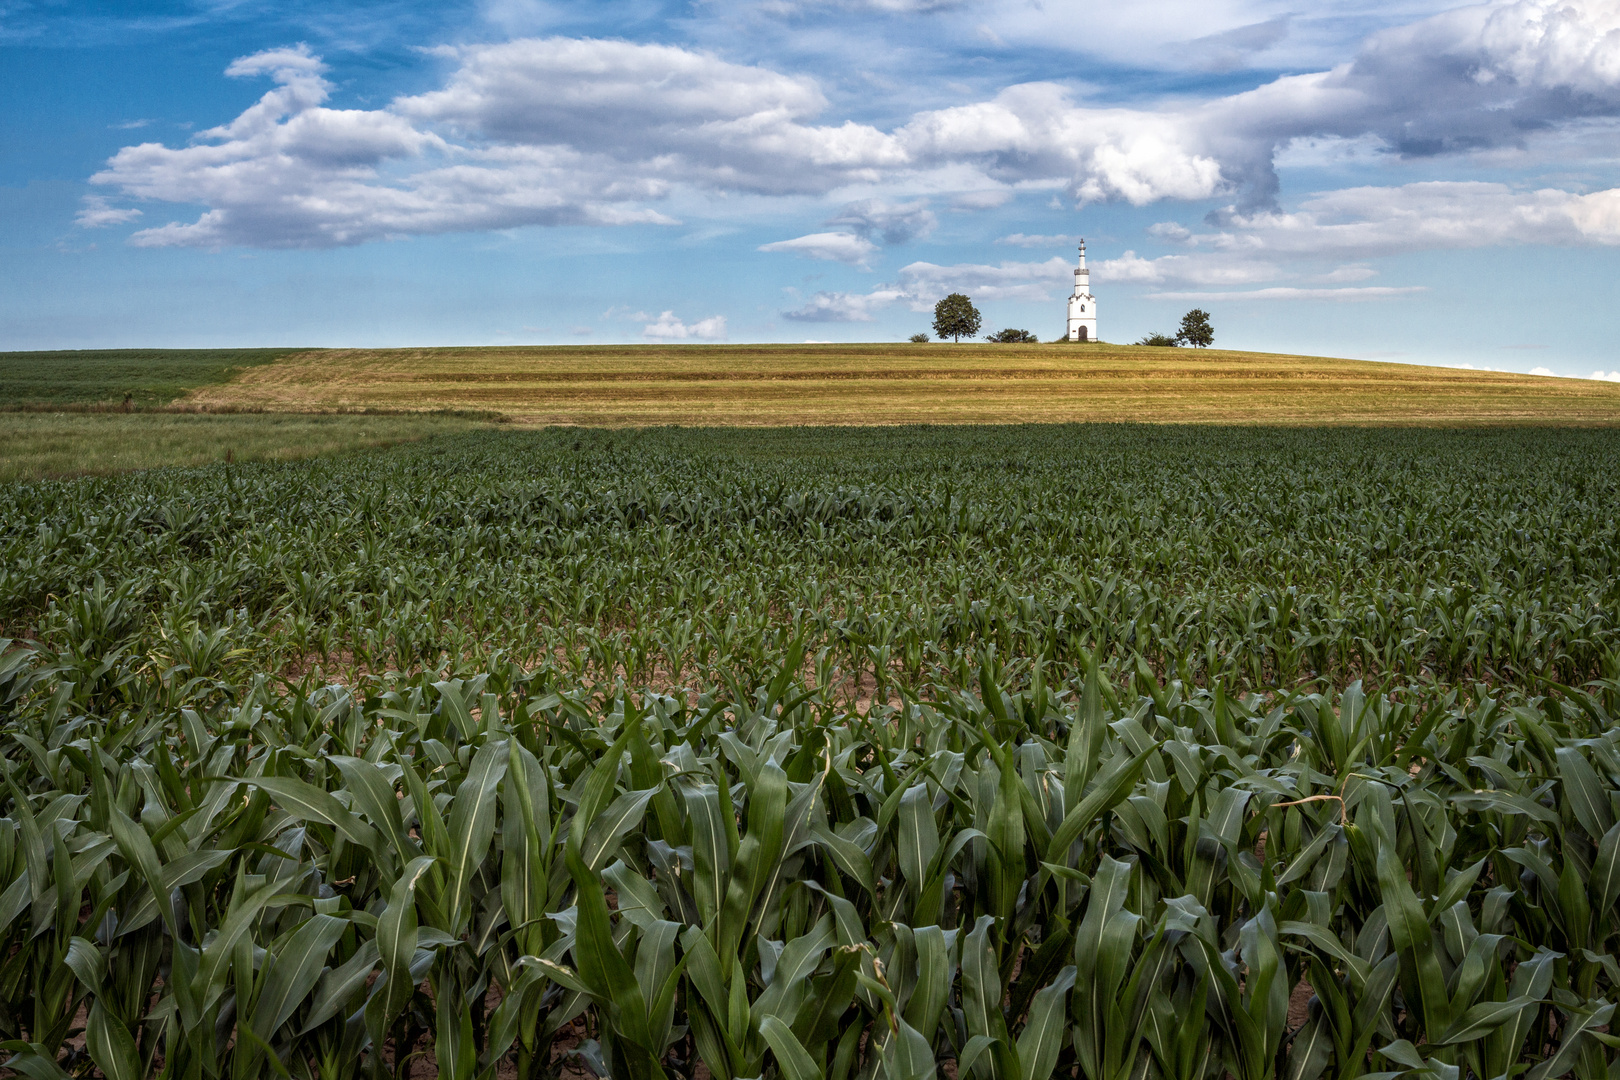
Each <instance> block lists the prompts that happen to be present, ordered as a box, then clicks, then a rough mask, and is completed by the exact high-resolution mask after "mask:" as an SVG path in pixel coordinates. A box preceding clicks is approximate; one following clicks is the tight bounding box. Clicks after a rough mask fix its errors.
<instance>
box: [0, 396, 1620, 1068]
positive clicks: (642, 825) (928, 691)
mask: <svg viewBox="0 0 1620 1080" xmlns="http://www.w3.org/2000/svg"><path fill="white" fill-rule="evenodd" d="M1616 464H1617V461H1616V450H1615V447H1614V441H1613V436H1612V435H1611V434H1609V433H1607V432H1603V431H1570V432H1552V431H1522V432H1489V433H1475V432H1467V433H1462V432H1400V431H1394V432H1390V431H1380V432H1364V431H1333V430H1329V431H1321V430H1318V431H1279V430H1267V429H1259V430H1257V429H1218V430H1207V429H1206V430H1199V429H1189V430H1166V429H1162V428H1131V427H1107V428H1100V429H1090V428H1056V427H1031V428H1023V429H967V430H951V431H945V432H941V431H939V430H928V429H899V430H895V429H880V430H830V431H829V430H821V431H816V430H812V431H805V430H789V431H769V432H718V431H706V432H694V431H680V430H670V431H649V432H606V431H578V430H552V431H544V432H536V433H521V432H490V433H479V434H476V435H471V436H466V437H463V438H461V439H458V440H441V441H438V442H435V443H432V444H425V445H420V446H414V447H404V448H400V449H397V450H394V451H391V452H390V453H388V454H386V455H368V456H366V457H365V458H348V459H334V460H328V461H317V462H309V463H300V464H256V465H238V466H232V467H223V466H218V467H212V468H207V469H194V470H170V471H160V472H153V473H147V474H143V475H139V476H125V477H118V478H113V479H92V480H81V481H74V482H47V483H39V484H31V485H26V486H12V487H8V488H3V489H0V575H3V577H0V597H3V598H4V604H5V606H4V608H3V609H0V618H3V619H5V625H6V626H7V627H8V628H15V629H10V630H8V637H9V638H11V639H13V640H5V641H0V772H3V776H0V811H3V815H4V816H3V817H0V939H3V940H0V1037H3V1039H4V1040H5V1044H4V1047H3V1049H4V1051H5V1053H6V1055H7V1058H6V1064H7V1065H8V1066H9V1067H10V1068H11V1069H12V1070H13V1071H14V1072H17V1073H19V1074H21V1075H26V1076H29V1077H36V1078H45V1077H53V1078H54V1077H59V1076H62V1075H69V1076H90V1075H94V1074H96V1073H99V1074H100V1075H102V1076H104V1077H108V1078H122V1077H139V1076H146V1075H160V1076H163V1077H174V1078H181V1077H186V1078H196V1080H202V1078H213V1077H219V1078H224V1077H227V1076H228V1077H230V1078H231V1080H256V1078H260V1077H270V1076H272V1075H273V1076H277V1077H281V1076H297V1077H300V1078H310V1080H315V1078H317V1077H318V1078H320V1080H349V1078H360V1077H375V1078H378V1080H380V1078H381V1077H383V1076H385V1075H391V1076H395V1077H403V1076H404V1074H405V1071H406V1068H407V1066H408V1064H409V1063H410V1061H411V1060H412V1055H413V1054H415V1055H425V1054H427V1053H431V1054H432V1056H433V1065H434V1067H435V1068H436V1070H437V1072H438V1073H439V1074H440V1075H444V1076H447V1077H469V1078H477V1080H487V1078H490V1077H494V1076H496V1075H497V1074H498V1075H505V1076H518V1077H523V1078H525V1080H527V1078H529V1077H542V1076H544V1077H554V1076H557V1075H558V1074H559V1072H560V1071H561V1070H562V1069H563V1067H564V1066H565V1065H572V1064H573V1063H574V1061H575V1058H577V1059H578V1060H579V1062H583V1063H590V1066H591V1068H592V1069H593V1070H595V1071H597V1072H598V1073H599V1074H601V1075H604V1076H611V1077H613V1078H615V1080H620V1078H630V1080H660V1078H673V1077H674V1076H680V1077H682V1078H684V1080H695V1078H696V1077H697V1075H698V1073H699V1070H700V1066H701V1070H702V1071H703V1072H704V1073H706V1074H707V1075H709V1076H712V1077H715V1078H717V1080H742V1078H751V1077H765V1078H767V1080H775V1078H778V1077H780V1078H783V1080H857V1078H859V1080H878V1078H879V1077H880V1076H881V1077H882V1078H883V1080H891V1078H893V1080H926V1078H930V1077H935V1076H938V1075H939V1074H940V1072H941V1071H942V1070H941V1068H940V1063H941V1062H945V1061H951V1060H954V1061H955V1063H956V1064H955V1071H956V1074H957V1075H959V1076H961V1077H963V1078H964V1080H966V1078H967V1077H969V1076H972V1077H976V1078H979V1080H1048V1078H1050V1077H1052V1076H1063V1077H1066V1078H1070V1077H1072V1078H1075V1080H1092V1078H1097V1077H1107V1078H1109V1080H1126V1078H1131V1077H1137V1076H1144V1077H1155V1078H1157V1077H1164V1078H1170V1077H1175V1078H1190V1080H1217V1078H1219V1077H1221V1076H1224V1075H1226V1074H1230V1075H1232V1076H1233V1077H1236V1078H1240V1080H1262V1078H1269V1077H1273V1076H1278V1075H1286V1076H1289V1077H1298V1078H1300V1080H1321V1078H1324V1077H1328V1076H1332V1077H1336V1078H1337V1077H1346V1078H1353V1077H1357V1076H1361V1075H1364V1074H1366V1073H1369V1072H1375V1073H1381V1074H1385V1075H1396V1076H1404V1075H1407V1074H1413V1075H1417V1076H1423V1075H1431V1074H1432V1075H1435V1076H1441V1075H1443V1076H1448V1077H1451V1076H1455V1077H1459V1078H1460V1077H1461V1076H1462V1075H1463V1074H1464V1073H1466V1074H1469V1075H1472V1076H1475V1077H1479V1078H1481V1080H1488V1078H1493V1077H1498V1076H1503V1075H1509V1076H1511V1075H1516V1074H1518V1073H1519V1072H1522V1071H1523V1070H1524V1069H1526V1068H1527V1069H1529V1072H1528V1074H1527V1075H1528V1077H1533V1078H1534V1080H1543V1078H1545V1080H1551V1078H1553V1077H1558V1076H1562V1075H1565V1074H1573V1075H1575V1076H1578V1077H1580V1078H1582V1080H1587V1078H1591V1080H1597V1078H1599V1077H1604V1076H1607V1075H1608V1074H1609V1071H1610V1069H1611V1067H1613V1063H1614V1060H1615V1050H1614V1048H1615V1046H1616V1044H1617V1042H1620V1040H1617V1039H1616V1037H1615V1036H1613V1035H1611V1034H1610V1032H1609V1029H1610V1021H1611V1019H1612V1017H1613V1011H1614V1002H1615V1001H1616V1000H1617V998H1616V994H1617V993H1620V965H1617V962H1616V959H1615V958H1616V956H1617V955H1620V912H1617V909H1616V903H1617V901H1620V815H1617V810H1616V807H1617V806H1620V725H1617V724H1616V723H1615V718H1616V711H1617V710H1620V659H1617V657H1620V631H1617V625H1616V619H1617V616H1616V612H1617V611H1620V595H1617V590H1620V584H1617V582H1620V572H1617V571H1620V567H1617V566H1616V558H1617V555H1616V552H1617V549H1620V536H1617V534H1616V532H1615V524H1614V516H1613V513H1612V507H1613V505H1614V504H1615V503H1616V501H1617V496H1620V492H1617V490H1616V487H1617V484H1620V481H1617V480H1616V479H1615V477H1616V476H1617V475H1620V472H1617V470H1616V469H1615V465H1616ZM23 638H28V639H31V641H29V642H28V643H26V644H24V643H23V641H22V639H23ZM323 657H325V658H326V660H329V661H330V662H331V663H332V664H333V666H334V667H336V668H338V669H340V670H339V672H338V674H339V675H340V677H336V678H334V677H333V675H332V674H330V673H328V672H321V673H316V672H315V671H313V670H312V669H313V667H314V665H316V664H318V663H323V662H326V660H323V659H322V658H323ZM609 890H611V903H610V902H609ZM1302 983H1308V984H1309V986H1310V987H1311V994H1312V997H1313V1001H1312V1003H1311V1005H1310V1007H1309V1008H1308V1009H1307V1010H1306V1011H1305V1014H1304V1016H1303V1017H1302V1018H1300V1017H1294V1018H1291V1014H1290V995H1291V994H1292V992H1293V991H1294V990H1295V988H1296V987H1299V986H1300V985H1301V984H1302ZM565 1055H573V1056H572V1057H569V1056H565Z"/></svg>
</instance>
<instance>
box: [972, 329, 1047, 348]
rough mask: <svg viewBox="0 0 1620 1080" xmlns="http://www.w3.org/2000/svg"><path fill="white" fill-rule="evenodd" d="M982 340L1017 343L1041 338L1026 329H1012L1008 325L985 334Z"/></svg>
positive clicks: (1035, 340) (1008, 343) (1026, 342)
mask: <svg viewBox="0 0 1620 1080" xmlns="http://www.w3.org/2000/svg"><path fill="white" fill-rule="evenodd" d="M984 340H986V341H993V342H995V343H996V344H998V345H1019V344H1028V343H1033V342H1037V341H1040V340H1041V339H1040V338H1038V337H1036V336H1035V335H1034V334H1032V333H1030V332H1029V331H1028V330H1014V329H1012V328H1011V327H1008V328H1007V329H1006V330H999V331H997V332H996V333H994V334H986V335H985V336H984Z"/></svg>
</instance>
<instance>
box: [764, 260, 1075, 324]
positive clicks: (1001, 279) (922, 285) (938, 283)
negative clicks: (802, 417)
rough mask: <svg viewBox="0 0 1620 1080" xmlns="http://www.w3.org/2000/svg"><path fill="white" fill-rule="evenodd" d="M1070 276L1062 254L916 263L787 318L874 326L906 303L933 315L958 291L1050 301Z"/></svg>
mask: <svg viewBox="0 0 1620 1080" xmlns="http://www.w3.org/2000/svg"><path fill="white" fill-rule="evenodd" d="M1070 272H1071V268H1070V266H1069V264H1068V262H1067V261H1065V260H1064V259H1061V258H1059V257H1057V256H1053V257H1052V258H1050V259H1048V260H1047V261H1045V262H1038V263H1021V262H1003V263H1000V264H999V265H996V266H987V265H981V264H978V263H957V264H955V265H953V266H940V265H938V264H935V263H930V262H914V263H912V264H910V265H909V266H903V267H901V268H900V271H899V274H898V277H897V280H895V281H893V282H890V283H887V284H884V285H879V286H878V287H877V288H875V289H873V290H872V291H871V292H867V293H850V292H819V293H817V294H816V295H815V296H813V297H811V298H810V301H809V302H808V303H806V304H805V305H804V306H802V307H799V308H796V309H794V310H792V311H784V312H783V313H782V315H783V317H784V318H788V319H793V320H796V321H798V322H871V321H872V319H873V317H874V316H873V314H872V312H873V311H874V310H876V309H878V308H884V307H888V306H889V305H891V304H896V303H905V304H906V305H908V306H909V307H910V308H911V310H912V311H930V310H932V309H933V306H934V304H935V303H936V302H937V301H938V300H939V299H940V298H941V297H943V296H945V295H946V294H948V293H953V292H961V293H967V294H968V295H969V296H972V297H973V299H974V300H975V301H985V300H989V301H995V300H1036V301H1040V300H1050V299H1052V297H1053V296H1054V294H1055V292H1056V291H1059V290H1060V289H1061V288H1064V287H1066V286H1067V282H1068V281H1071V280H1072V278H1070Z"/></svg>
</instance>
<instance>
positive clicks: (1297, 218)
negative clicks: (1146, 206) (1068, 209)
mask: <svg viewBox="0 0 1620 1080" xmlns="http://www.w3.org/2000/svg"><path fill="white" fill-rule="evenodd" d="M1212 220H1213V221H1214V223H1215V224H1214V226H1213V228H1207V229H1206V230H1205V231H1197V232H1195V231H1193V230H1191V229H1187V228H1184V227H1181V226H1176V225H1174V223H1164V224H1161V225H1156V226H1154V227H1153V229H1151V230H1149V231H1150V232H1153V233H1155V234H1156V235H1158V236H1159V237H1161V238H1164V239H1168V240H1172V241H1175V242H1178V243H1180V244H1181V245H1182V246H1183V247H1184V248H1186V249H1187V251H1186V253H1185V254H1172V255H1161V256H1158V257H1156V258H1151V259H1149V258H1144V257H1143V256H1140V255H1138V254H1137V253H1136V252H1135V251H1126V252H1125V253H1124V254H1123V255H1121V256H1120V257H1118V258H1115V259H1107V260H1102V261H1100V262H1099V263H1098V264H1097V266H1096V274H1095V276H1096V279H1097V281H1098V282H1099V283H1100V282H1105V281H1106V282H1135V283H1142V284H1150V285H1157V284H1164V283H1167V282H1185V283H1188V284H1196V285H1241V284H1250V283H1258V282H1262V281H1273V280H1276V279H1278V278H1280V277H1285V276H1289V274H1290V271H1289V270H1287V269H1286V267H1287V266H1288V265H1291V264H1298V263H1301V262H1305V263H1309V262H1313V261H1322V260H1331V261H1334V262H1338V261H1340V260H1345V259H1365V258H1371V257H1375V256H1386V255H1397V254H1402V253H1405V252H1413V251H1432V250H1435V249H1446V248H1451V249H1457V248H1480V247H1500V246H1505V245H1516V244H1561V245H1566V246H1612V245H1620V188H1616V189H1610V190H1606V191H1597V192H1592V193H1590V194H1586V195H1580V194H1575V193H1573V192H1568V191H1560V190H1558V189H1555V188H1553V189H1543V190H1539V191H1517V190H1514V189H1513V188H1511V187H1509V186H1507V185H1506V184H1492V183H1479V182H1450V181H1447V182H1425V183H1418V184H1406V185H1403V186H1400V187H1359V188H1346V189H1343V190H1340V191H1329V192H1321V193H1318V194H1316V195H1313V196H1310V197H1309V198H1307V199H1305V200H1303V201H1302V202H1301V203H1300V205H1299V206H1298V207H1297V208H1296V209H1294V210H1292V211H1289V212H1283V211H1269V210H1263V211H1256V212H1253V213H1241V212H1239V211H1237V210H1235V209H1233V208H1228V209H1227V210H1225V211H1224V212H1221V213H1219V214H1216V215H1213V216H1212ZM1375 274H1376V272H1375V271H1374V270H1372V269H1371V268H1369V267H1366V266H1361V265H1356V264H1350V265H1340V266H1338V267H1335V268H1334V269H1332V270H1324V271H1322V272H1319V273H1314V274H1310V273H1307V280H1310V281H1314V282H1318V283H1323V284H1339V283H1348V282H1353V281H1361V280H1365V279H1367V278H1369V277H1373V276H1375Z"/></svg>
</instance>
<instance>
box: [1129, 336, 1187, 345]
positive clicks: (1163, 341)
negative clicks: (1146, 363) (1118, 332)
mask: <svg viewBox="0 0 1620 1080" xmlns="http://www.w3.org/2000/svg"><path fill="white" fill-rule="evenodd" d="M1137 344H1138V345H1168V346H1170V347H1171V348H1174V347H1175V346H1177V345H1180V344H1181V342H1179V341H1177V340H1176V339H1175V338H1173V337H1170V336H1168V335H1166V334H1149V335H1148V336H1147V337H1145V338H1143V339H1142V340H1141V341H1138V342H1137Z"/></svg>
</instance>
